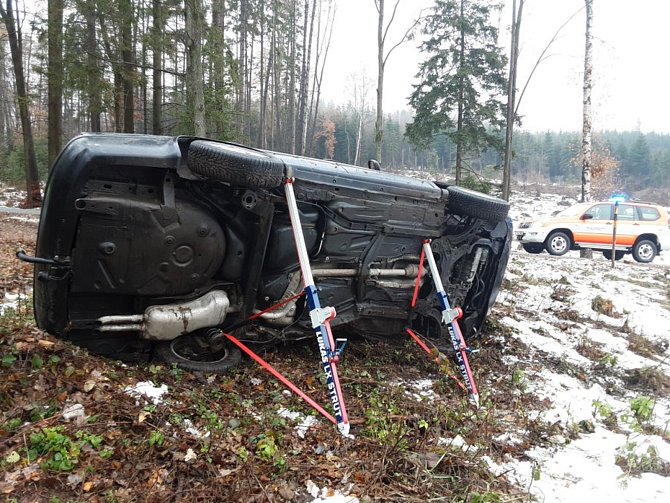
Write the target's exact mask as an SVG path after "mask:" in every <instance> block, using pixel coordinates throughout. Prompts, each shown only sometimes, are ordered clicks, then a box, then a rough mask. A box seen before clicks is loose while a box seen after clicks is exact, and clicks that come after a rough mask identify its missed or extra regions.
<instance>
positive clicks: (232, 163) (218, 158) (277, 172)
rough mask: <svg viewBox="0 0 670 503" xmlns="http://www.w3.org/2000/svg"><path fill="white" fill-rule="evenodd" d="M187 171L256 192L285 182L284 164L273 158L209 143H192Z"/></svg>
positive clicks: (199, 141)
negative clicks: (257, 189) (188, 169)
mask: <svg viewBox="0 0 670 503" xmlns="http://www.w3.org/2000/svg"><path fill="white" fill-rule="evenodd" d="M188 167H189V168H190V169H191V170H192V171H193V172H194V173H197V174H199V175H202V176H205V177H207V178H211V179H213V180H220V181H222V182H226V183H230V184H232V185H241V186H242V187H248V188H253V189H256V188H260V189H273V188H275V187H279V186H280V185H281V183H282V181H283V179H284V163H283V162H282V161H281V160H279V159H277V158H276V157H274V156H273V155H271V154H268V153H266V152H263V151H261V150H256V149H252V148H247V147H242V146H239V145H232V144H230V143H219V142H215V141H209V140H194V141H192V142H191V144H190V145H189V148H188Z"/></svg>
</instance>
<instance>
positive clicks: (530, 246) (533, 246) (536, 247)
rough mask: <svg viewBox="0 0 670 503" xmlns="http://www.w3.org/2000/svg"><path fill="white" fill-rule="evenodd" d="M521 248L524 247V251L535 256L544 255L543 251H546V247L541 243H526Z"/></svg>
mask: <svg viewBox="0 0 670 503" xmlns="http://www.w3.org/2000/svg"><path fill="white" fill-rule="evenodd" d="M521 246H523V249H524V250H526V251H527V252H528V253H532V254H533V255H537V254H538V253H542V250H544V246H543V245H541V244H540V243H524V244H522V245H521Z"/></svg>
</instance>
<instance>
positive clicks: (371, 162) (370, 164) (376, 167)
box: [368, 159, 382, 171]
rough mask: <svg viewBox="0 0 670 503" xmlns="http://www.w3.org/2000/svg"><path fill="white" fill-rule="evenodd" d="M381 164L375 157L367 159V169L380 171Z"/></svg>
mask: <svg viewBox="0 0 670 503" xmlns="http://www.w3.org/2000/svg"><path fill="white" fill-rule="evenodd" d="M381 168H382V167H381V164H379V161H378V160H376V159H370V160H369V161H368V169H374V170H375V171H380V170H381Z"/></svg>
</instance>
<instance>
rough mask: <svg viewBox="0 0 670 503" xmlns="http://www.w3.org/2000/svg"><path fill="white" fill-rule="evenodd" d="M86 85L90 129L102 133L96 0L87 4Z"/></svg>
mask: <svg viewBox="0 0 670 503" xmlns="http://www.w3.org/2000/svg"><path fill="white" fill-rule="evenodd" d="M85 9H86V12H85V13H84V16H85V18H86V42H85V44H86V45H85V50H86V61H87V63H88V68H87V69H86V74H87V76H86V85H87V91H88V116H89V121H90V129H91V131H93V132H96V133H98V132H100V130H101V127H100V112H101V111H102V98H101V93H100V80H101V79H100V66H99V63H98V56H99V55H98V41H97V34H96V31H95V0H88V1H87V2H86V7H85Z"/></svg>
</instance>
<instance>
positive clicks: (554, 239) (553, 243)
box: [545, 231, 572, 255]
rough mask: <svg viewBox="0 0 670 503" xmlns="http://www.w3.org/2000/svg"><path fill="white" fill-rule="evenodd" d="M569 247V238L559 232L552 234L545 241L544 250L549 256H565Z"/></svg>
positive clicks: (570, 242) (570, 245)
mask: <svg viewBox="0 0 670 503" xmlns="http://www.w3.org/2000/svg"><path fill="white" fill-rule="evenodd" d="M571 247H572V241H571V240H570V237H569V236H568V235H567V234H566V233H565V232H561V231H556V232H552V233H551V234H549V237H548V238H547V240H546V241H545V248H546V249H547V251H548V252H549V253H550V254H551V255H565V254H566V253H568V252H569V251H570V248H571Z"/></svg>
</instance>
